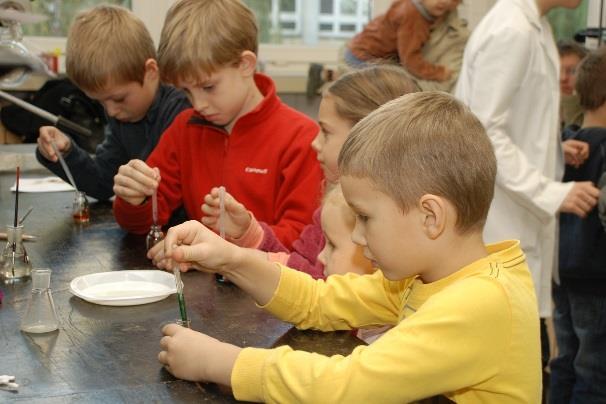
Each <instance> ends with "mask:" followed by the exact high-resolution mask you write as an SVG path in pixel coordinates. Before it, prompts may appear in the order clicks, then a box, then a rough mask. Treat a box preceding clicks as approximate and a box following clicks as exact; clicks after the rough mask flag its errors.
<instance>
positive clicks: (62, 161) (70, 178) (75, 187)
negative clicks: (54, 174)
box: [50, 140, 78, 191]
mask: <svg viewBox="0 0 606 404" xmlns="http://www.w3.org/2000/svg"><path fill="white" fill-rule="evenodd" d="M50 144H51V147H52V148H53V151H54V152H55V154H56V155H57V157H58V158H59V163H61V167H63V171H65V175H67V179H68V180H69V183H70V184H72V187H74V189H75V190H76V191H78V187H77V186H76V181H74V177H73V176H72V172H71V171H70V170H69V167H68V166H67V163H66V162H65V160H64V159H63V155H62V154H61V153H59V149H57V145H56V144H55V141H54V140H51V141H50Z"/></svg>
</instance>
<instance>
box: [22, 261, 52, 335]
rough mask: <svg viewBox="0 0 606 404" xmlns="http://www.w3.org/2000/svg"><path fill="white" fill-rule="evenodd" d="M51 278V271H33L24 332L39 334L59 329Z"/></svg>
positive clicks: (23, 322)
mask: <svg viewBox="0 0 606 404" xmlns="http://www.w3.org/2000/svg"><path fill="white" fill-rule="evenodd" d="M50 276H51V270H50V269H46V268H42V269H34V270H33V271H32V295H31V296H30V299H29V302H28V304H27V311H26V312H25V316H23V320H22V321H21V330H22V331H25V332H31V333H36V334H39V333H44V332H50V331H55V330H56V329H57V328H59V319H58V318H57V312H56V311H55V304H54V303H53V295H52V293H51V289H50Z"/></svg>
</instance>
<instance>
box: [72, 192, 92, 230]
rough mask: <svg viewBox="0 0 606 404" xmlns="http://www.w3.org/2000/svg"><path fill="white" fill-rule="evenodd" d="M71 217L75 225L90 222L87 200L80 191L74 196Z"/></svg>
mask: <svg viewBox="0 0 606 404" xmlns="http://www.w3.org/2000/svg"><path fill="white" fill-rule="evenodd" d="M73 215H74V222H76V223H88V222H89V221H90V208H89V207H88V199H86V194H85V193H84V192H82V191H76V193H75V194H74V204H73Z"/></svg>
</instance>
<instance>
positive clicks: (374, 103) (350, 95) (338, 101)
mask: <svg viewBox="0 0 606 404" xmlns="http://www.w3.org/2000/svg"><path fill="white" fill-rule="evenodd" d="M415 91H418V87H417V85H416V84H415V83H414V82H413V81H412V80H411V79H410V76H409V75H408V74H407V73H406V71H405V70H404V69H402V67H399V66H394V65H388V64H381V65H374V66H370V67H366V68H364V69H359V70H353V71H351V72H349V73H346V74H345V75H343V76H341V77H339V79H338V80H336V81H335V82H333V83H332V84H331V85H330V87H328V88H327V89H326V90H325V92H324V96H325V97H327V96H328V97H332V99H333V100H334V103H335V109H336V111H337V114H339V116H340V117H342V118H344V119H346V120H348V121H350V122H351V123H352V125H354V124H356V123H358V121H360V120H361V119H362V118H364V117H365V116H366V115H368V114H369V113H371V112H372V111H374V110H375V109H377V108H379V107H380V106H381V105H383V104H385V103H386V102H387V101H391V100H393V99H394V98H398V97H400V96H402V95H404V94H408V93H412V92H415Z"/></svg>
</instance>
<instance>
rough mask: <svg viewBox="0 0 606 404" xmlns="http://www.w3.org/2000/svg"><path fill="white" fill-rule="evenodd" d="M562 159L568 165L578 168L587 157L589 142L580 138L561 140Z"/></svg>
mask: <svg viewBox="0 0 606 404" xmlns="http://www.w3.org/2000/svg"><path fill="white" fill-rule="evenodd" d="M562 149H563V150H564V160H566V164H568V165H569V166H573V167H575V168H579V166H580V165H581V164H583V163H584V162H585V160H587V157H589V144H588V143H587V142H583V141H581V140H576V139H568V140H565V141H563V142H562Z"/></svg>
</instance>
